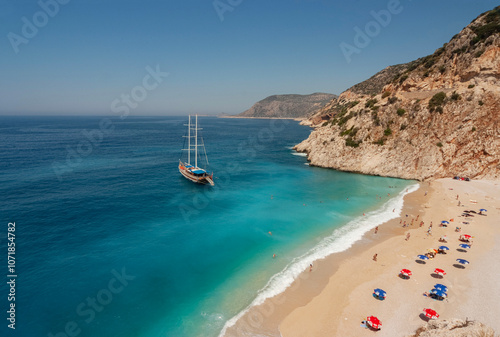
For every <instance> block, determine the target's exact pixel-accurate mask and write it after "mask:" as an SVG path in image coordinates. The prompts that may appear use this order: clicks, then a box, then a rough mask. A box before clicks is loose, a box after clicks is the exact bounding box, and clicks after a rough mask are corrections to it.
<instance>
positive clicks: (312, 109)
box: [237, 93, 337, 118]
mask: <svg viewBox="0 0 500 337" xmlns="http://www.w3.org/2000/svg"><path fill="white" fill-rule="evenodd" d="M336 97H337V96H336V95H333V94H324V93H314V94H311V95H273V96H269V97H267V98H264V99H263V100H261V101H259V102H257V103H255V104H254V105H253V106H252V107H251V108H250V109H248V110H246V111H245V112H242V113H240V114H239V115H237V116H238V117H268V118H269V117H274V118H280V117H281V118H308V117H310V116H311V115H312V114H314V113H316V112H317V111H318V110H320V109H321V108H323V107H324V105H325V104H326V103H328V102H330V101H331V100H332V99H334V98H336Z"/></svg>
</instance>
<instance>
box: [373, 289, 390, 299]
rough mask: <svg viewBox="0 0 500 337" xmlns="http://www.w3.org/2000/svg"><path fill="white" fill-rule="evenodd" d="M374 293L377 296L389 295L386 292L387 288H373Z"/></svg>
mask: <svg viewBox="0 0 500 337" xmlns="http://www.w3.org/2000/svg"><path fill="white" fill-rule="evenodd" d="M373 293H374V294H375V295H376V296H377V297H381V298H385V297H386V296H387V293H386V292H385V290H382V289H380V288H377V289H374V290H373Z"/></svg>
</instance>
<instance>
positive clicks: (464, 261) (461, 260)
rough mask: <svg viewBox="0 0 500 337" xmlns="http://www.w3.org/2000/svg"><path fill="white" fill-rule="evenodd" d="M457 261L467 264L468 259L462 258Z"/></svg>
mask: <svg viewBox="0 0 500 337" xmlns="http://www.w3.org/2000/svg"><path fill="white" fill-rule="evenodd" d="M457 262H458V263H460V264H469V261H467V260H464V259H457Z"/></svg>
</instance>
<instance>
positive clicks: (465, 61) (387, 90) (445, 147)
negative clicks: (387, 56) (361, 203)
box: [296, 7, 500, 180]
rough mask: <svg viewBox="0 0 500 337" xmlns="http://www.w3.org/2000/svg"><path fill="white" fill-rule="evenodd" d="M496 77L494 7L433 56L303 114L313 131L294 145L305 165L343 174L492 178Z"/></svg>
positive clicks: (496, 173) (499, 119)
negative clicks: (304, 155)
mask: <svg viewBox="0 0 500 337" xmlns="http://www.w3.org/2000/svg"><path fill="white" fill-rule="evenodd" d="M392 74H394V75H393V76H392V77H391V75H392ZM499 80H500V7H497V8H495V9H494V10H492V11H490V12H487V13H484V14H482V15H480V16H479V17H478V18H477V19H476V20H474V21H473V22H472V23H471V24H470V25H468V26H467V27H466V28H464V29H463V30H462V31H461V32H460V33H459V34H457V35H455V36H454V37H453V38H452V39H451V41H450V42H449V43H447V44H445V45H443V47H442V48H439V49H437V50H436V51H435V52H434V54H432V55H429V56H427V57H423V58H421V59H418V60H416V61H413V62H410V63H408V64H405V65H398V66H392V67H388V68H386V69H384V70H383V71H381V72H380V73H378V74H376V75H375V76H373V77H372V78H370V79H369V80H368V81H365V82H363V83H360V84H358V85H356V86H354V87H352V88H350V89H348V90H346V91H345V92H343V93H342V94H341V95H340V97H339V98H338V99H335V100H332V101H331V102H330V103H328V104H327V105H326V106H325V107H324V108H323V109H321V110H320V111H319V112H318V113H316V114H315V115H314V116H313V117H311V118H310V120H309V122H310V123H312V124H313V125H314V126H316V129H315V131H313V132H312V133H311V135H310V137H309V138H308V139H307V140H305V141H303V142H302V143H301V144H299V145H297V146H296V149H297V150H298V151H301V152H306V153H308V159H309V160H310V162H311V164H312V165H316V166H322V167H330V168H335V169H338V170H342V171H352V172H360V173H364V174H372V175H381V176H392V177H400V178H405V179H418V180H425V179H429V178H441V177H450V176H455V175H459V176H468V177H471V178H493V179H495V178H496V179H498V178H500V83H499Z"/></svg>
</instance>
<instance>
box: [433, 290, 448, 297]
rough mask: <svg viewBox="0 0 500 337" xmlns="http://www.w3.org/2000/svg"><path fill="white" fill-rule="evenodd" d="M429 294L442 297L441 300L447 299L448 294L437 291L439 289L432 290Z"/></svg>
mask: <svg viewBox="0 0 500 337" xmlns="http://www.w3.org/2000/svg"><path fill="white" fill-rule="evenodd" d="M431 293H433V294H434V295H436V296H439V297H443V298H445V297H448V294H447V293H446V292H444V291H442V290H439V289H432V290H431Z"/></svg>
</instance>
